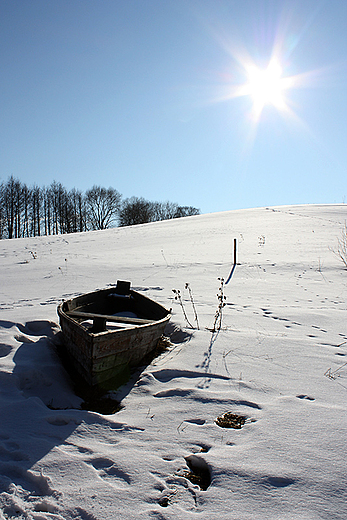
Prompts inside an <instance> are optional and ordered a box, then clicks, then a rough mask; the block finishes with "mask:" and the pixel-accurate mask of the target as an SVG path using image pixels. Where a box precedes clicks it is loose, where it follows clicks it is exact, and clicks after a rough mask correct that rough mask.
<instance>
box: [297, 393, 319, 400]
mask: <svg viewBox="0 0 347 520" xmlns="http://www.w3.org/2000/svg"><path fill="white" fill-rule="evenodd" d="M296 397H297V398H298V399H307V400H308V401H315V398H314V397H311V396H309V395H305V394H299V395H297V396H296Z"/></svg>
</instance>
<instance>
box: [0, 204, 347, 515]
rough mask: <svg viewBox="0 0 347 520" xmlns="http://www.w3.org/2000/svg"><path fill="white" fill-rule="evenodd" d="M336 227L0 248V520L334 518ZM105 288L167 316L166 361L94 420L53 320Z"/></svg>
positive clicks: (338, 461)
mask: <svg viewBox="0 0 347 520" xmlns="http://www.w3.org/2000/svg"><path fill="white" fill-rule="evenodd" d="M346 219H347V206H345V205H321V206H316V205H313V206H304V205H303V206H286V207H274V208H258V209H253V210H243V211H231V212H224V213H219V214H218V213H217V214H209V215H200V216H196V217H188V218H183V219H177V220H171V221H165V222H158V223H151V224H145V225H140V226H134V227H127V228H117V229H111V230H106V231H99V232H89V233H81V234H72V235H64V236H61V235H60V236H49V237H37V238H30V239H29V238H28V239H16V240H2V241H0V266H1V286H0V309H1V315H0V413H1V415H0V417H1V423H0V519H1V520H3V519H12V518H16V519H30V520H31V519H32V520H76V519H80V520H105V519H117V518H126V519H139V518H141V519H144V520H145V519H148V520H149V519H157V520H159V519H163V520H164V519H166V520H173V519H175V520H180V519H182V520H189V519H199V520H200V519H201V520H211V519H212V520H213V519H218V520H223V519H228V520H230V519H235V520H236V519H237V520H239V519H242V520H251V519H252V520H259V519H264V518H266V519H270V520H271V519H276V520H289V519H290V520H296V519H300V520H317V519H329V520H337V519H341V520H342V519H346V518H347V496H346V495H347V492H346V490H347V473H346V467H345V466H346V464H345V454H346V430H347V414H346V408H347V404H346V402H347V401H346V397H347V365H346V363H347V326H346V296H347V272H346V269H345V268H344V266H343V263H342V262H341V261H340V260H339V259H338V258H337V256H336V255H334V253H333V249H334V248H336V246H337V239H338V237H339V236H340V233H341V229H342V228H343V226H344V222H345V220H346ZM234 238H236V239H237V245H238V257H237V261H238V263H237V265H236V266H235V267H234V270H233V272H232V276H231V277H230V276H229V275H230V273H231V271H232V268H233V244H234ZM219 278H224V280H227V279H228V278H230V280H229V282H228V284H226V285H225V286H224V289H223V296H225V297H226V298H225V300H224V302H225V306H224V307H223V308H222V322H221V329H220V330H217V331H216V332H214V333H213V332H211V330H209V329H211V328H213V323H214V319H215V313H216V311H217V308H218V298H217V295H218V294H219V290H220V283H221V281H220V280H219ZM117 279H120V280H129V281H131V282H132V287H133V288H134V289H135V290H137V291H139V292H142V293H143V294H145V295H146V296H148V297H150V298H152V299H154V300H156V301H158V302H159V303H161V304H163V305H164V306H166V307H167V308H172V313H173V317H172V320H171V323H170V326H169V327H168V329H167V331H166V334H167V336H168V337H169V338H170V341H171V345H170V347H169V349H168V350H166V351H165V352H164V353H163V354H161V355H160V356H159V357H157V358H156V359H155V360H154V361H153V362H152V363H151V364H150V365H148V366H145V367H142V369H141V370H139V371H137V372H135V373H134V374H133V377H132V379H131V380H130V381H129V383H128V384H127V385H125V386H123V387H121V388H120V389H118V390H117V391H115V392H113V394H112V395H111V397H113V398H114V399H118V400H119V401H121V403H122V406H123V407H122V409H121V410H120V411H119V412H118V413H115V414H111V415H102V414H101V413H97V412H91V411H87V410H83V409H81V403H82V399H81V398H80V397H78V396H77V395H76V394H75V393H74V390H73V385H72V381H71V380H70V378H69V376H68V375H67V373H66V371H65V370H64V368H63V365H62V363H61V361H60V358H59V356H58V351H59V341H60V334H59V324H58V319H57V314H56V307H57V305H58V304H59V302H61V301H62V300H63V299H67V298H70V297H73V296H75V295H78V294H82V293H85V292H89V291H93V290H96V289H98V288H104V287H109V286H112V285H113V284H116V282H117ZM186 283H189V287H190V289H191V291H192V295H193V299H194V300H193V301H194V303H195V307H196V312H197V315H198V319H199V325H200V328H199V330H197V328H190V327H189V326H188V325H187V323H186V321H185V318H184V315H183V312H182V309H181V307H180V305H179V303H178V301H177V300H175V294H174V293H173V291H172V289H175V290H176V291H177V290H179V291H180V293H181V295H182V301H183V305H184V308H185V311H186V313H187V316H188V318H189V321H190V323H191V324H192V325H193V327H194V326H195V325H196V322H195V318H194V310H193V306H192V302H191V299H190V296H189V292H188V290H187V289H186ZM226 412H231V413H232V414H236V415H240V416H243V417H245V418H246V420H245V423H244V425H243V426H242V427H241V428H239V429H234V428H221V427H219V426H218V425H217V424H216V422H215V420H216V418H217V417H218V416H221V415H223V414H225V413H226ZM192 474H193V475H195V476H196V477H197V478H196V479H194V478H192ZM199 474H204V475H205V477H206V478H207V486H208V487H207V489H206V490H203V489H202V487H201V486H200V485H199V478H198V477H199Z"/></svg>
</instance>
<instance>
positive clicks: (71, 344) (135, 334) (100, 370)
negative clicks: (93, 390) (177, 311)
mask: <svg viewBox="0 0 347 520" xmlns="http://www.w3.org/2000/svg"><path fill="white" fill-rule="evenodd" d="M119 287H121V289H119ZM128 287H129V289H125V291H124V286H119V284H117V287H116V288H111V289H104V290H101V291H96V292H94V293H89V294H86V295H82V296H79V297H77V298H74V299H72V300H67V301H65V302H63V303H62V304H60V305H59V306H58V309H57V312H58V316H59V320H60V327H61V329H62V333H63V338H64V347H65V350H66V353H67V355H68V357H69V360H70V362H71V363H72V365H73V367H74V369H75V370H77V372H78V374H79V375H80V376H81V377H82V378H83V380H84V381H85V382H86V383H87V384H88V385H90V386H92V387H95V386H97V387H101V388H105V389H106V388H108V389H109V388H116V387H118V386H120V385H121V384H122V383H124V381H125V380H126V379H127V378H128V377H129V374H130V369H131V368H132V367H136V366H140V365H141V364H142V362H143V361H144V359H145V358H146V357H147V356H148V355H150V353H151V352H153V351H154V350H155V348H156V347H157V344H158V340H159V339H160V337H161V336H162V335H163V333H164V330H165V327H166V325H167V323H168V322H169V320H170V317H171V316H170V312H169V311H168V310H167V309H165V308H164V307H163V306H161V305H159V304H158V303H156V302H154V301H153V300H150V299H149V298H146V297H145V296H143V295H141V294H139V293H137V292H135V291H132V290H130V284H129V286H128ZM124 292H125V294H122V293H124ZM105 311H106V312H105ZM129 313H130V314H133V315H136V317H135V319H134V320H132V318H126V317H125V318H124V320H125V321H126V320H129V321H128V322H126V325H123V323H122V321H124V320H122V317H120V318H117V317H114V318H113V317H112V316H113V315H114V314H116V316H117V315H118V316H119V315H121V314H129ZM76 316H77V317H76ZM91 316H92V317H94V322H93V323H94V325H93V326H92V325H91V324H90V323H88V321H89V320H86V319H83V318H85V317H88V318H90V317H91ZM100 316H101V317H102V318H101V320H104V321H105V322H106V323H108V322H109V321H110V322H111V324H112V321H116V325H115V326H113V327H114V328H113V329H112V328H111V329H110V328H107V325H106V330H101V331H97V332H95V331H94V330H95V321H96V320H99V321H100ZM105 316H107V318H109V319H107V318H105ZM118 319H119V320H120V323H119V324H118V323H117V321H118ZM132 321H135V324H133V323H132ZM137 322H139V323H137ZM118 325H119V327H118ZM111 326H112V325H111ZM124 327H125V328H124Z"/></svg>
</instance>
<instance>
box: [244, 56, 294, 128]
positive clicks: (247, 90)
mask: <svg viewBox="0 0 347 520" xmlns="http://www.w3.org/2000/svg"><path fill="white" fill-rule="evenodd" d="M245 72H246V77H247V81H246V83H245V84H244V85H243V86H242V87H241V91H240V93H239V95H245V96H247V95H248V96H250V97H251V99H252V100H253V112H254V116H255V119H259V117H260V114H261V113H262V111H263V109H264V107H265V105H272V106H274V107H275V108H276V109H277V110H279V111H286V110H287V103H286V100H285V96H284V91H285V90H286V89H288V88H289V87H290V82H289V81H288V79H289V78H284V77H283V76H282V67H281V65H280V63H279V62H278V61H277V60H275V59H272V60H271V61H270V62H269V64H268V66H267V67H266V68H265V69H261V68H259V67H257V66H256V65H254V64H249V65H247V66H245Z"/></svg>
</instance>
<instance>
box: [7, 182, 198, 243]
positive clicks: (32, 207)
mask: <svg viewBox="0 0 347 520" xmlns="http://www.w3.org/2000/svg"><path fill="white" fill-rule="evenodd" d="M199 214H200V210H199V209H197V208H194V207H192V206H179V205H178V204H176V203H174V202H153V201H149V200H146V199H144V198H143V197H130V198H127V199H124V200H123V199H122V196H121V194H120V193H119V192H118V191H117V190H116V189H114V188H111V187H110V188H103V187H101V186H96V185H94V186H93V187H92V188H91V189H89V190H87V191H86V192H85V193H83V192H82V191H80V190H77V189H75V188H73V189H72V190H67V189H66V188H65V187H64V186H63V185H62V184H61V183H60V182H56V181H54V182H52V184H51V185H50V186H44V187H39V186H36V185H34V186H31V187H28V186H26V184H24V183H22V182H21V181H19V180H18V179H15V178H14V177H13V176H11V177H10V178H9V179H8V180H7V181H6V182H1V183H0V239H1V238H20V237H35V236H41V235H58V234H65V233H77V232H81V231H90V230H98V229H107V228H110V227H114V226H117V225H118V226H131V225H134V224H144V223H146V222H155V221H158V220H167V219H172V218H179V217H186V216H190V215H199Z"/></svg>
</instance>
